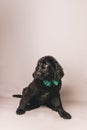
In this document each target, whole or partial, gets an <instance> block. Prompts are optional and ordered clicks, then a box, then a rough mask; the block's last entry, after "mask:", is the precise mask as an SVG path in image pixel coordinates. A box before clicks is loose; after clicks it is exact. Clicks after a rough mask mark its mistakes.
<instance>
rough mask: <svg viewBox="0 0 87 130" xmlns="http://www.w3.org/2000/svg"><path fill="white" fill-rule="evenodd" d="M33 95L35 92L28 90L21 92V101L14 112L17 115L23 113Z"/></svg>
mask: <svg viewBox="0 0 87 130" xmlns="http://www.w3.org/2000/svg"><path fill="white" fill-rule="evenodd" d="M35 94H36V92H35V91H34V90H30V89H29V88H26V89H24V90H23V96H22V99H21V100H20V103H19V107H18V108H17V110H16V113H17V114H19V115H21V114H24V113H25V111H26V106H27V104H29V102H30V100H31V98H33V97H34V96H35Z"/></svg>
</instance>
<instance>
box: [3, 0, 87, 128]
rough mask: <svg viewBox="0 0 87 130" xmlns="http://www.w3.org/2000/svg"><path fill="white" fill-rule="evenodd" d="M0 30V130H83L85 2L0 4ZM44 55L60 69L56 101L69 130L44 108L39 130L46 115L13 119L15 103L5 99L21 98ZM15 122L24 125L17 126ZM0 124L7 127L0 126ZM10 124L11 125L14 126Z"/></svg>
mask: <svg viewBox="0 0 87 130" xmlns="http://www.w3.org/2000/svg"><path fill="white" fill-rule="evenodd" d="M0 28H1V29H0V112H1V120H2V124H1V126H0V127H1V128H2V130H5V129H12V130H13V129H18V128H20V129H21V130H22V129H23V130H24V129H25V128H30V129H32V130H33V128H36V129H38V130H39V129H43V128H46V129H54V128H55V129H58V128H60V129H66V128H67V130H68V129H69V130H70V129H71V130H72V129H75V128H76V130H80V129H81V130H82V129H84V130H85V129H86V120H87V117H86V115H87V111H86V109H87V1H86V0H73V1H71V0H66V1H64V0H62V1H60V0H29V1H27V0H19V1H18V0H15V1H13V0H0ZM45 55H52V56H54V57H55V58H56V59H57V60H58V61H59V63H60V64H61V65H62V67H63V68H64V72H65V76H64V78H63V87H62V90H61V95H62V100H63V103H64V105H65V108H66V109H68V111H70V112H71V114H72V116H73V119H72V120H71V122H69V123H70V124H69V123H68V122H67V123H66V124H65V122H64V121H62V120H61V119H59V117H58V118H57V115H56V113H55V114H54V113H52V112H51V111H50V110H48V109H47V108H45V109H46V110H47V111H46V110H44V109H43V108H39V109H40V110H39V111H40V114H42V113H44V114H45V113H46V115H47V116H48V120H47V122H44V123H45V125H44V127H43V124H42V122H41V125H39V124H38V122H39V121H43V120H44V118H45V116H46V115H43V114H42V115H40V114H39V111H38V110H35V111H36V112H38V114H37V115H36V114H35V111H32V112H30V115H27V114H28V113H26V114H25V115H24V116H22V117H18V116H16V114H15V109H16V107H17V105H18V101H19V100H17V99H13V98H11V96H12V94H14V93H21V92H22V89H23V88H24V87H26V86H27V85H28V84H29V83H30V82H31V80H32V73H33V71H34V68H35V66H36V63H37V60H38V59H39V58H40V57H42V56H45ZM10 113H11V114H12V116H13V117H12V116H11V115H10V117H9V114H10ZM33 113H34V114H35V116H34V114H33ZM49 113H50V114H49ZM32 114H33V115H32ZM51 114H52V115H53V114H54V115H55V116H51ZM6 115H7V116H8V119H9V120H11V124H10V123H9V122H7V121H5V116H6ZM28 116H29V117H28ZM30 116H31V118H30ZM47 116H46V119H47ZM35 117H37V124H35V126H33V120H34V121H35V122H36V119H35ZM21 118H22V119H21ZM55 118H56V119H55ZM18 119H19V120H22V122H23V123H24V124H23V123H22V124H21V123H20V121H19V122H18V121H17V120H18ZM46 119H45V121H46ZM26 120H27V122H28V120H29V121H30V125H28V124H29V123H26ZM58 120H59V122H60V124H55V123H54V121H58ZM4 122H6V124H8V126H7V125H6V126H5V125H4ZM14 122H16V125H15V126H14ZM79 122H81V123H80V124H79V125H80V126H78V125H77V124H78V123H79ZM62 123H63V124H62ZM50 124H51V126H50ZM54 124H55V126H54ZM68 124H69V127H68ZM74 124H75V125H74ZM21 125H23V126H22V127H21ZM71 126H72V127H71ZM42 127H43V128H42Z"/></svg>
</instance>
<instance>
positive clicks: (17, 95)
mask: <svg viewBox="0 0 87 130" xmlns="http://www.w3.org/2000/svg"><path fill="white" fill-rule="evenodd" d="M12 96H13V97H16V98H22V95H21V94H15V95H12Z"/></svg>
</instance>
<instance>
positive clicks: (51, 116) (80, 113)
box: [0, 96, 87, 130]
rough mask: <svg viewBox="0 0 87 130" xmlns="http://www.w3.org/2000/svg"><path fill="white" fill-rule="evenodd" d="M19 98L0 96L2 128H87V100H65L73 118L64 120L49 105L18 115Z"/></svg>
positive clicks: (64, 104) (0, 124)
mask: <svg viewBox="0 0 87 130" xmlns="http://www.w3.org/2000/svg"><path fill="white" fill-rule="evenodd" d="M18 103H19V99H17V98H13V97H4V96H2V97H0V122H1V123H0V130H87V102H83V101H82V102H81V101H80V102H79V101H63V106H64V109H65V110H66V111H67V112H69V113H71V115H72V119H70V120H64V119H62V118H61V117H60V116H59V115H58V113H56V112H54V111H52V110H51V109H49V108H47V107H40V108H38V109H35V110H32V111H28V112H26V113H25V114H24V115H16V113H15V110H16V108H17V106H18Z"/></svg>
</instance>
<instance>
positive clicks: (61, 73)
mask: <svg viewBox="0 0 87 130" xmlns="http://www.w3.org/2000/svg"><path fill="white" fill-rule="evenodd" d="M56 74H57V76H56V77H57V78H58V79H61V78H62V77H63V76H64V71H63V68H62V67H61V66H60V64H59V63H58V62H56Z"/></svg>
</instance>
